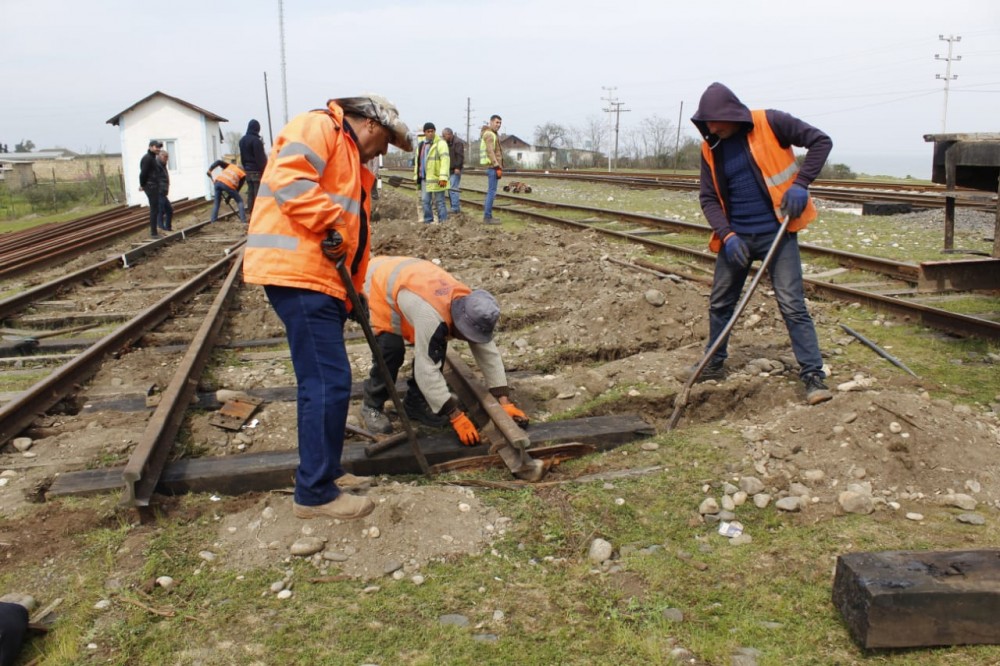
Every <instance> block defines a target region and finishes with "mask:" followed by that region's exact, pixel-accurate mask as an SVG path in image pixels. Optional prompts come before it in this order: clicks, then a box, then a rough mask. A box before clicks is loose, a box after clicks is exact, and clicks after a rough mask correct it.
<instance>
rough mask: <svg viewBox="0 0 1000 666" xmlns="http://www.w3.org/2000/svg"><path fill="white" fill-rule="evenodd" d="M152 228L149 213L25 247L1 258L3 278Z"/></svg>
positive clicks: (189, 205) (188, 206) (188, 205)
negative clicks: (146, 227) (149, 225)
mask: <svg viewBox="0 0 1000 666" xmlns="http://www.w3.org/2000/svg"><path fill="white" fill-rule="evenodd" d="M204 205H205V202H204V201H203V200H195V201H188V202H184V203H182V204H180V205H178V206H177V208H176V209H175V213H177V214H181V213H187V212H190V211H191V210H193V209H195V208H198V207H200V206H204ZM148 224H149V216H148V213H146V212H132V213H129V214H127V215H125V216H124V217H120V218H116V219H113V220H109V221H107V222H105V223H102V224H101V225H99V226H97V227H90V228H86V229H77V230H74V231H71V232H69V233H67V234H66V235H64V236H61V237H57V238H50V239H48V240H45V241H43V242H40V243H38V244H36V245H32V246H30V247H22V248H19V249H16V250H14V251H12V252H10V253H6V254H4V255H3V256H0V278H7V277H11V276H14V275H18V274H21V273H25V272H27V271H30V270H34V269H37V268H41V267H43V266H46V265H50V264H53V263H57V262H62V261H66V260H67V259H69V258H72V257H75V256H78V255H80V254H83V253H85V252H89V251H91V250H93V249H95V248H98V247H101V246H103V245H106V244H107V243H108V242H110V241H113V240H115V239H117V238H119V237H121V236H125V235H128V234H131V233H135V232H136V231H138V230H140V229H143V228H145V226H146V225H148Z"/></svg>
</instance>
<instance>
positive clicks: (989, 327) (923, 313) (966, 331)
mask: <svg viewBox="0 0 1000 666" xmlns="http://www.w3.org/2000/svg"><path fill="white" fill-rule="evenodd" d="M465 203H468V204H471V205H473V206H476V207H479V208H482V207H483V203H482V202H478V201H466V202H465ZM510 212H512V213H515V214H518V215H525V216H528V217H532V218H535V219H539V220H543V221H546V222H552V223H555V224H561V225H564V226H570V227H574V228H577V229H589V230H591V231H596V232H598V233H601V234H604V235H606V236H613V237H615V238H621V239H624V240H627V241H629V242H633V243H640V244H642V245H646V246H648V247H653V248H657V249H662V250H666V251H668V252H674V253H679V254H684V255H687V256H690V257H694V258H695V259H697V260H699V261H706V262H711V263H712V264H714V263H715V255H714V254H712V253H709V252H704V251H700V250H694V249H692V248H687V247H683V246H680V245H671V244H669V243H663V242H661V241H657V240H655V239H651V238H645V237H642V236H636V235H634V234H629V233H628V232H622V231H616V230H613V229H602V228H600V227H597V226H594V225H593V224H587V223H584V222H576V221H574V220H566V219H563V218H558V217H555V216H552V215H546V214H544V213H538V212H535V211H526V210H511V211H510ZM803 282H804V283H805V285H806V286H807V287H808V289H810V290H811V291H812V292H813V293H817V294H821V295H823V296H826V297H827V298H830V299H833V300H840V301H847V302H856V303H861V304H862V305H866V306H867V307H870V308H872V309H874V310H881V311H887V312H892V313H894V314H898V315H901V316H903V317H909V318H911V319H913V320H915V321H919V322H920V323H922V324H924V325H925V326H928V327H931V328H935V329H938V330H942V331H947V332H949V333H952V334H953V335H957V336H959V337H969V336H972V337H977V338H981V339H985V340H991V341H1000V322H993V321H989V320H987V319H981V318H979V317H973V316H970V315H963V314H957V313H953V312H948V311H947V310H942V309H940V308H935V307H931V306H927V305H921V304H919V303H911V302H908V301H904V300H902V299H899V298H895V297H892V296H883V295H881V294H875V293H871V292H865V291H861V290H859V289H854V288H852V287H849V286H844V285H839V284H833V283H829V282H822V281H820V280H815V279H811V278H803Z"/></svg>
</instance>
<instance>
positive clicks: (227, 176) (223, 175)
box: [215, 164, 247, 191]
mask: <svg viewBox="0 0 1000 666" xmlns="http://www.w3.org/2000/svg"><path fill="white" fill-rule="evenodd" d="M246 177H247V174H246V172H245V171H244V170H243V169H241V168H239V167H238V166H236V165H235V164H230V165H229V166H227V167H226V168H225V169H223V170H222V171H220V172H219V174H218V175H217V176H216V177H215V180H216V181H217V182H220V183H223V184H224V185H228V186H229V187H231V188H233V189H234V190H237V191H238V190H239V189H240V186H241V185H243V179H244V178H246Z"/></svg>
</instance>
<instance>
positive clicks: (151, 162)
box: [139, 139, 163, 238]
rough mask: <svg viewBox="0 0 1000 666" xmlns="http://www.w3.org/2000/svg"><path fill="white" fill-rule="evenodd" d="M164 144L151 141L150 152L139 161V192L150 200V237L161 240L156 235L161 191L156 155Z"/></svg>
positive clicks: (154, 140)
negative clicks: (143, 193)
mask: <svg viewBox="0 0 1000 666" xmlns="http://www.w3.org/2000/svg"><path fill="white" fill-rule="evenodd" d="M162 147H163V143H162V142H161V141H158V140H156V139H150V140H149V150H147V151H146V154H145V155H143V156H142V159H141V160H140V161H139V191H140V192H145V193H146V198H147V199H149V236H150V238H159V237H160V234H158V233H156V228H157V222H158V218H159V217H160V189H159V181H158V180H157V171H158V170H159V167H158V166H157V163H156V154H157V153H158V152H160V148H162Z"/></svg>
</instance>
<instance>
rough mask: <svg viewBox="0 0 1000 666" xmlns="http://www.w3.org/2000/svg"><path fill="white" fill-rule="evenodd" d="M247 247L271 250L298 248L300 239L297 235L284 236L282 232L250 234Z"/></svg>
mask: <svg viewBox="0 0 1000 666" xmlns="http://www.w3.org/2000/svg"><path fill="white" fill-rule="evenodd" d="M247 247H254V248H264V249H269V250H297V249H298V247H299V239H298V238H296V237H295V236H284V235H282V234H249V235H247Z"/></svg>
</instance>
